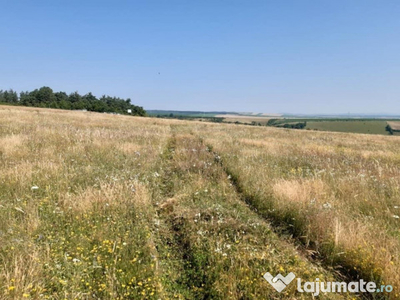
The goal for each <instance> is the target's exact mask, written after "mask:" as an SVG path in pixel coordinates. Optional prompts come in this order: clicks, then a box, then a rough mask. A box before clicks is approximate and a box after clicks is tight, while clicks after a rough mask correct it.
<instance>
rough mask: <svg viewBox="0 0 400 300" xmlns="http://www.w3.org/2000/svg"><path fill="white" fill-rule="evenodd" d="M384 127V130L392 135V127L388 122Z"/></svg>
mask: <svg viewBox="0 0 400 300" xmlns="http://www.w3.org/2000/svg"><path fill="white" fill-rule="evenodd" d="M385 129H386V131H388V132H389V134H392V135H393V129H392V127H391V126H390V125H389V124H388V125H386V127H385Z"/></svg>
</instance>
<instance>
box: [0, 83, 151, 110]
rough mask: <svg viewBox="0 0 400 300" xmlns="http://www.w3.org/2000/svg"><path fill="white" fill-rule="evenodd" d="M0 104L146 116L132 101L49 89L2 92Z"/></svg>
mask: <svg viewBox="0 0 400 300" xmlns="http://www.w3.org/2000/svg"><path fill="white" fill-rule="evenodd" d="M0 103H4V104H12V105H23V106H34V107H45V108H59V109H71V110H88V111H95V112H106V113H118V114H131V115H135V116H145V115H146V111H145V110H144V109H143V107H141V106H136V105H133V104H132V103H131V99H129V98H128V99H122V98H118V97H110V96H105V95H103V96H102V97H100V98H97V97H96V96H94V95H93V94H92V93H88V94H86V95H80V94H79V93H78V92H74V93H71V94H67V93H65V92H53V90H52V89H51V88H49V87H46V86H44V87H41V88H40V89H35V90H33V91H31V92H28V91H27V92H21V93H19V94H18V93H17V92H16V91H14V90H12V89H10V90H6V91H3V90H0Z"/></svg>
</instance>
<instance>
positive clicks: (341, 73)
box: [0, 0, 400, 114]
mask: <svg viewBox="0 0 400 300" xmlns="http://www.w3.org/2000/svg"><path fill="white" fill-rule="evenodd" d="M0 4H1V6H0V7H1V18H0V89H9V88H13V89H15V90H17V91H21V90H32V89H35V88H39V87H41V86H50V87H51V88H53V90H55V91H60V90H61V91H66V92H67V93H70V92H74V91H78V92H79V93H81V94H85V93H87V92H89V91H91V92H93V94H95V95H97V96H101V95H102V94H109V95H112V96H119V97H123V98H128V97H129V98H131V99H132V102H133V103H134V104H138V105H141V106H143V107H144V108H145V109H171V110H204V111H213V110H225V111H246V112H250V111H252V112H269V113H282V112H289V113H311V114H312V113H349V112H350V113H394V114H400V1H398V0H394V1H377V0H374V1H370V0H351V1H349V0H343V1H342V0H335V1H330V0H315V1H307V0H293V1H289V0H276V1H267V0H263V1H253V0H246V1H245V0H242V1H236V0H226V1H225V0H212V1H211V0H200V1H194V0H193V1H190V0H181V1H176V0H159V1H152V0H142V1H102V0H96V1H93V0H80V1H76V0H69V1H59V0H51V1H50V0H47V1H42V0H35V1H32V0H29V1H21V0H12V1H10V0H0Z"/></svg>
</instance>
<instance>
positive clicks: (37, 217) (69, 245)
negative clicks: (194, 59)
mask: <svg viewBox="0 0 400 300" xmlns="http://www.w3.org/2000/svg"><path fill="white" fill-rule="evenodd" d="M377 122H378V121H377ZM384 123H386V122H384ZM311 125H312V124H311ZM374 126H376V128H378V127H379V126H380V125H379V124H375V125H374ZM374 128H375V127H374ZM321 130H322V129H321ZM369 130H378V129H373V128H372V127H371V128H370V129H369ZM383 130H384V129H383ZM371 133H372V132H371ZM399 145H400V137H396V136H382V135H357V134H348V133H332V132H329V133H328V132H319V131H306V130H289V129H278V128H273V127H250V126H240V125H231V124H215V123H206V122H196V121H180V120H171V119H169V120H165V119H158V118H140V117H131V116H122V115H108V114H99V113H89V112H74V111H61V110H50V109H39V108H21V107H7V106H1V107H0V165H1V168H0V217H1V218H0V242H1V244H0V263H1V266H2V268H1V269H0V298H1V299H313V298H314V297H313V296H311V295H310V294H306V293H304V294H302V293H298V292H296V289H295V285H294V284H291V285H289V286H288V288H287V289H285V290H284V291H283V292H282V293H277V292H276V291H275V290H274V289H273V288H272V287H271V286H270V285H269V284H268V283H267V282H266V281H265V279H263V277H262V275H263V274H264V273H265V272H270V273H271V274H278V273H282V274H285V275H286V274H287V273H289V272H293V273H294V274H296V276H297V277H300V278H302V280H303V281H313V280H314V279H315V278H319V279H320V280H321V281H333V280H336V281H350V280H358V279H359V278H363V279H364V280H367V281H368V280H371V281H375V282H377V283H379V284H390V285H392V286H393V287H394V290H393V292H392V293H388V294H385V293H381V294H377V295H373V297H375V298H374V299H399V297H400V296H399V288H400V274H399V272H398V270H399V269H400V217H399V215H400V150H399ZM320 299H363V295H361V294H351V293H336V294H334V293H327V294H322V295H320Z"/></svg>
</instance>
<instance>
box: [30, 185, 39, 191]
mask: <svg viewBox="0 0 400 300" xmlns="http://www.w3.org/2000/svg"><path fill="white" fill-rule="evenodd" d="M38 189H39V187H38V186H36V185H34V186H33V187H31V191H36V190H38Z"/></svg>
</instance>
